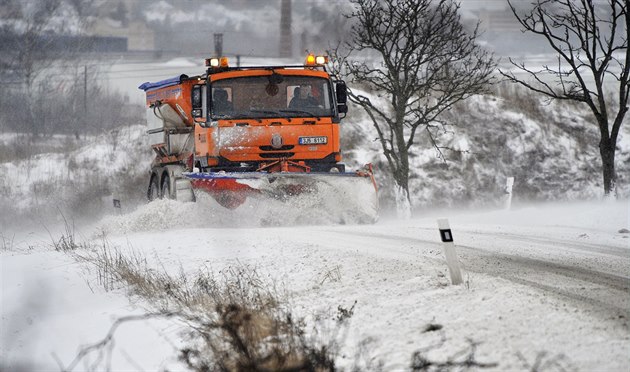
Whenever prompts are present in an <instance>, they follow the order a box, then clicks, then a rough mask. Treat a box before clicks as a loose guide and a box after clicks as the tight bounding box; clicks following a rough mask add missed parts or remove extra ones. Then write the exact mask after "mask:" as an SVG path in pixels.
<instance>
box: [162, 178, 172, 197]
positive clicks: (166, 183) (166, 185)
mask: <svg viewBox="0 0 630 372" xmlns="http://www.w3.org/2000/svg"><path fill="white" fill-rule="evenodd" d="M162 198H164V199H174V198H173V195H172V194H171V180H170V178H169V177H168V175H165V176H164V178H163V179H162Z"/></svg>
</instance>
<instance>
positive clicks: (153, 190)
mask: <svg viewBox="0 0 630 372" xmlns="http://www.w3.org/2000/svg"><path fill="white" fill-rule="evenodd" d="M161 197H162V195H160V186H159V185H158V180H157V177H156V176H152V177H151V182H149V190H148V192H147V198H148V199H149V201H153V200H155V199H160V198H161Z"/></svg>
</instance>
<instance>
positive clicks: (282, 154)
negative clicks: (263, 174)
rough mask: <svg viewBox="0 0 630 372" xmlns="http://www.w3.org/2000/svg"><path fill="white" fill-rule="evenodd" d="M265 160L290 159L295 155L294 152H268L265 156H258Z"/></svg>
mask: <svg viewBox="0 0 630 372" xmlns="http://www.w3.org/2000/svg"><path fill="white" fill-rule="evenodd" d="M258 155H260V157H261V158H263V159H281V158H290V157H293V156H294V155H295V153H294V152H273V153H271V152H268V153H265V154H258Z"/></svg>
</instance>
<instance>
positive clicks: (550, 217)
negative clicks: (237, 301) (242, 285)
mask: <svg viewBox="0 0 630 372" xmlns="http://www.w3.org/2000/svg"><path fill="white" fill-rule="evenodd" d="M198 204H199V203H198ZM629 207H630V205H629V204H628V201H619V202H616V203H608V204H605V203H576V204H565V205H549V206H545V205H539V206H535V207H529V208H521V209H517V210H515V211H510V212H506V211H487V212H483V211H481V212H458V213H454V212H453V211H444V212H442V213H426V214H425V215H424V216H421V217H419V218H415V219H412V220H410V221H396V220H387V219H384V220H382V221H380V222H379V223H377V224H375V225H358V226H357V225H315V226H286V227H256V226H255V224H251V221H249V223H245V226H241V227H233V226H232V227H229V226H230V225H232V224H233V223H234V221H241V222H243V221H245V220H246V219H245V218H244V216H234V220H231V219H230V218H227V216H225V215H215V214H213V213H209V212H208V211H206V210H204V209H202V208H201V206H199V205H190V204H188V205H185V204H181V203H176V202H171V201H163V202H162V201H160V202H156V203H152V204H149V205H147V206H145V207H142V208H140V209H139V210H138V211H135V212H133V213H130V214H127V215H122V216H116V217H111V218H109V219H107V220H105V221H103V222H102V223H101V225H99V226H98V228H97V229H96V231H97V232H98V231H103V230H105V231H106V232H107V234H108V239H109V241H110V242H111V244H112V246H115V247H119V248H120V249H122V250H123V251H124V250H127V249H128V250H130V251H132V252H141V253H142V255H143V256H144V257H146V258H147V260H148V261H149V263H150V264H151V265H153V266H155V267H158V268H160V269H163V270H167V271H169V272H170V273H172V274H174V275H177V274H178V273H180V272H184V273H187V274H190V275H193V274H194V273H196V272H198V271H199V270H203V269H209V270H212V271H213V272H220V271H221V270H223V269H225V268H226V267H233V266H243V265H244V266H249V267H253V268H255V269H256V270H257V272H259V273H260V274H261V275H262V276H263V277H264V278H267V279H268V280H269V281H270V282H272V283H275V285H277V286H278V287H280V288H283V289H286V291H287V293H288V294H289V295H290V303H291V306H292V308H293V309H294V311H295V312H296V313H297V314H298V315H302V316H305V317H306V318H307V319H310V320H311V321H313V319H318V318H320V319H321V318H322V317H321V314H324V317H323V319H325V318H327V317H328V319H330V317H332V316H334V313H335V310H336V309H337V308H338V307H339V306H342V307H344V308H346V309H347V308H350V307H351V306H352V305H353V304H354V303H355V301H356V307H355V309H354V314H353V315H352V318H351V322H350V323H349V325H348V328H347V330H346V331H345V332H343V335H342V338H341V339H340V340H338V341H339V342H340V345H341V349H340V352H339V356H338V358H337V364H338V366H340V367H342V368H346V369H349V368H351V367H353V366H359V367H360V369H361V370H370V368H369V365H370V364H369V363H366V362H361V361H365V360H369V361H373V362H374V363H376V362H377V361H381V362H382V363H383V366H384V369H385V370H407V369H409V365H410V360H411V355H412V354H413V352H414V351H417V350H426V352H425V353H426V355H427V356H428V357H429V358H430V359H432V360H445V359H446V358H448V357H451V356H453V355H455V354H456V353H458V352H461V351H462V350H465V349H466V348H467V347H469V342H470V341H469V340H472V341H473V342H475V343H479V345H478V346H477V349H476V354H475V357H476V360H478V361H480V362H487V363H498V366H497V367H496V368H495V369H494V370H496V371H503V370H527V369H531V368H528V366H531V365H533V364H534V363H535V360H536V359H537V358H543V362H548V363H549V365H552V366H556V367H561V368H564V369H566V370H583V371H589V370H606V371H626V370H627V368H628V365H630V355H629V354H628V352H627V350H628V349H629V348H630V332H629V325H628V319H629V317H630V314H629V310H630V291H629V290H628V289H629V283H630V278H629V273H630V237H629V236H630V233H628V232H624V231H627V230H624V229H628V227H629V220H628V212H629V211H628V209H629ZM181 213H185V215H188V216H189V217H190V218H189V219H188V220H182V219H178V216H180V215H182V214H181ZM247 213H249V214H250V215H251V214H252V213H253V212H252V211H249V212H247ZM164 216H171V217H172V218H164ZM438 216H441V217H442V216H446V217H449V219H450V222H451V227H452V229H453V235H454V238H455V244H456V246H457V250H458V253H459V256H460V260H461V263H462V265H463V266H464V281H465V284H464V285H461V286H452V285H450V284H449V280H448V277H449V276H448V271H447V268H446V265H445V262H444V259H443V254H442V247H441V243H440V242H439V234H438V231H437V226H436V217H438ZM208 226H214V227H208ZM38 254H39V253H37V252H34V253H31V254H29V255H27V256H26V257H29V259H31V260H33V259H35V257H33V256H37V255H38ZM41 254H45V255H47V256H46V257H48V256H50V255H51V253H50V252H46V253H41ZM58 255H61V254H60V253H59V254H58ZM20 257H22V256H20V255H15V256H14V255H6V254H5V255H3V256H2V259H3V265H7V266H11V265H17V264H18V263H19V262H21V261H20V260H23V259H24V258H20ZM60 259H61V258H58V259H57V261H58V260H60ZM63 260H68V258H63ZM48 261H49V258H46V259H45V260H44V263H41V265H43V266H45V265H46V263H47V262H48ZM50 262H51V263H50V266H51V267H50V269H49V270H46V271H43V272H42V275H54V272H55V270H59V268H63V269H64V271H63V276H64V277H72V275H75V276H76V277H77V279H73V283H74V284H73V286H72V287H71V288H74V289H72V290H70V291H69V289H68V287H67V286H64V287H63V288H59V289H58V290H60V291H66V292H67V293H65V295H66V296H72V293H73V291H75V292H77V293H79V291H81V292H80V296H83V297H85V296H86V290H85V287H84V286H83V288H81V287H82V286H81V285H80V284H81V283H84V280H86V279H87V280H88V281H90V280H91V284H92V288H93V290H94V293H93V294H92V296H93V297H94V299H93V303H94V304H95V305H93V306H99V312H102V313H103V314H105V315H106V314H110V313H109V312H108V311H110V310H108V309H111V311H114V310H115V311H114V313H115V314H116V315H117V316H120V315H121V312H120V311H121V305H120V304H121V302H122V301H123V299H124V297H125V293H124V291H123V290H120V291H115V292H108V293H103V291H102V289H99V288H98V287H97V286H96V285H95V283H94V279H89V277H88V278H86V277H85V274H83V276H81V275H78V274H76V273H75V274H72V272H69V271H68V270H69V269H70V268H72V267H75V269H74V270H75V271H80V270H81V269H80V265H79V266H77V265H76V264H75V265H74V266H70V264H66V265H60V263H59V262H55V261H54V260H51V261H50ZM3 276H4V272H3ZM22 280H23V281H24V280H27V279H24V278H23V279H22ZM28 280H36V279H35V278H29V279H28ZM39 280H42V278H39ZM44 280H45V278H44ZM66 280H67V279H66ZM14 281H15V279H13V278H7V277H3V288H5V287H6V288H10V287H12V286H16V285H24V286H29V284H28V283H19V281H18V283H15V282H14ZM48 282H49V283H51V284H50V285H51V286H52V283H53V281H52V280H49V281H48ZM51 290H52V289H51ZM68 291H69V292H68ZM5 293H12V292H11V291H4V292H3V301H4V300H5V299H6V300H8V301H19V300H16V299H14V298H10V296H9V298H5V297H6V295H5ZM14 295H15V294H14ZM112 296H114V297H115V298H116V299H117V300H116V302H115V303H116V305H115V306H114V307H112V306H111V305H108V306H103V307H100V305H98V304H99V303H103V302H106V303H108V304H111V303H112ZM99 297H103V298H105V299H104V300H101V301H99V300H98V298H99ZM135 302H136V301H134V303H135ZM82 303H83V302H82ZM82 306H85V305H82ZM57 311H59V310H57ZM82 311H83V312H78V313H76V314H73V316H74V318H76V319H82V317H85V319H86V321H88V320H87V319H88V318H89V317H91V316H93V315H91V314H89V312H90V309H89V306H88V308H87V309H83V310H82ZM92 312H93V311H92ZM128 312H130V313H137V312H138V308H137V307H133V306H132V307H130V308H129V310H128ZM123 314H124V313H123ZM26 316H29V314H28V312H26V313H24V310H23V309H21V310H20V312H19V313H11V312H10V311H9V313H6V311H5V310H4V309H3V323H4V322H6V321H9V320H10V321H12V322H19V321H23V319H22V318H23V317H26ZM66 316H67V314H66ZM111 316H112V315H109V318H110V319H111ZM31 318H35V317H32V316H31ZM40 318H42V317H40ZM44 318H45V319H47V320H46V321H45V322H44V323H43V324H40V325H38V324H37V323H36V324H35V325H34V326H31V328H33V327H38V328H39V331H38V332H37V334H38V335H39V339H40V341H39V349H40V350H42V354H41V360H40V359H38V360H37V362H38V363H39V364H41V365H55V364H52V360H47V359H46V358H48V359H50V353H51V352H53V351H54V353H55V355H57V356H59V358H60V359H61V360H63V361H65V363H67V361H68V360H70V359H71V357H72V356H73V355H74V353H76V344H74V345H69V344H65V346H64V344H63V343H61V344H60V343H58V342H57V343H56V342H55V340H56V334H54V333H51V332H50V331H47V329H59V327H60V326H57V327H54V326H51V325H54V324H55V322H56V320H55V317H54V316H48V317H44ZM99 319H100V322H103V316H101V317H100V318H99ZM104 319H107V317H105V318H104ZM88 322H89V321H88ZM62 324H63V325H64V326H65V327H67V322H65V323H62ZM429 324H439V325H441V326H443V328H442V329H441V330H440V331H439V332H427V331H426V329H427V326H428V325H429ZM106 325H107V324H101V326H99V327H95V328H96V329H100V330H101V331H100V333H97V332H96V331H94V332H93V337H92V340H97V339H99V338H100V337H102V336H103V334H102V329H103V328H106ZM156 327H157V328H158V329H160V327H159V326H156V325H154V326H152V328H156ZM161 329H163V330H164V332H166V333H173V330H172V326H171V327H170V328H169V326H168V325H166V326H164V328H161ZM31 332H33V331H31ZM73 332H79V333H80V334H81V335H82V336H81V337H80V339H81V340H84V341H83V342H86V340H87V339H89V337H88V336H86V334H85V329H82V330H72V329H68V330H66V337H67V338H68V339H70V340H73V339H77V337H74V338H73V337H72V335H73ZM146 332H147V331H146V330H145V331H144V333H145V334H146ZM125 334H126V335H129V334H133V331H132V330H127V331H126V333H125ZM131 337H133V336H131ZM47 340H48V343H47ZM145 340H146V338H145ZM126 341H127V342H126V343H120V345H123V344H124V345H126V346H125V350H122V351H120V354H121V355H123V356H125V357H123V356H119V357H116V355H118V354H116V352H114V353H113V361H112V363H113V366H114V367H113V369H116V366H118V367H119V368H122V367H125V366H129V362H128V356H129V355H131V356H134V357H135V360H134V364H133V365H134V366H137V365H141V366H145V367H146V368H145V369H154V368H157V367H160V366H168V365H171V366H172V364H169V363H173V360H174V356H173V355H175V354H174V353H173V354H172V355H170V356H169V355H168V353H166V352H163V353H161V354H160V355H159V357H157V360H156V359H155V358H156V355H154V354H151V353H147V352H146V348H147V345H151V342H154V343H156V345H158V344H159V345H162V346H161V347H162V349H163V350H168V349H169V347H168V346H166V347H165V346H164V340H160V338H159V337H157V338H156V339H155V340H152V341H151V342H148V341H145V343H142V344H139V345H135V346H134V343H133V342H129V340H126ZM14 343H20V339H19V337H17V340H14ZM45 345H49V346H48V348H49V349H46V347H45ZM436 345H437V346H436ZM134 347H137V348H141V350H134ZM150 347H151V348H153V347H156V346H150ZM20 350H21V352H24V350H25V349H20ZM20 350H12V351H10V353H9V355H11V356H12V358H11V359H9V360H18V359H19V352H20ZM143 350H144V352H143ZM43 351H46V353H43ZM11 353H13V354H11ZM15 353H18V354H17V355H16V354H15ZM140 356H142V357H140ZM375 365H376V364H372V366H375Z"/></svg>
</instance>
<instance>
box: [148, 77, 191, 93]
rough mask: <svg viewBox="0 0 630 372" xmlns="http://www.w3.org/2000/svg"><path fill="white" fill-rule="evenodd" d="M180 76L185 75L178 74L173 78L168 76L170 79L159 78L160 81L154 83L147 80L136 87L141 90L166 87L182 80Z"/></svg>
mask: <svg viewBox="0 0 630 372" xmlns="http://www.w3.org/2000/svg"><path fill="white" fill-rule="evenodd" d="M182 76H185V75H179V76H176V77H174V78H170V79H166V80H160V81H157V82H155V83H150V82H148V81H147V82H146V83H143V84H142V85H140V86H139V87H138V89H142V90H144V91H145V92H146V91H148V90H151V89H157V88H163V87H168V86H171V85H177V84H179V83H180V81H181V80H182Z"/></svg>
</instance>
